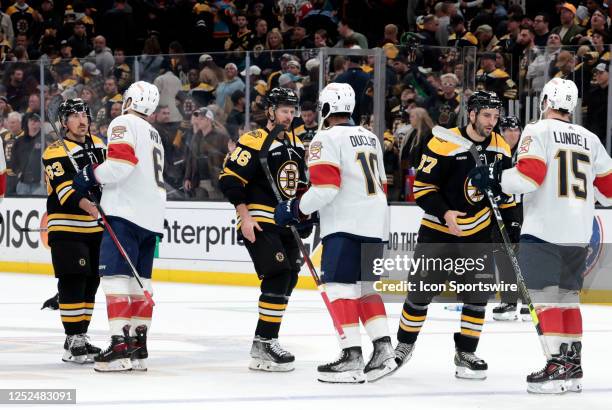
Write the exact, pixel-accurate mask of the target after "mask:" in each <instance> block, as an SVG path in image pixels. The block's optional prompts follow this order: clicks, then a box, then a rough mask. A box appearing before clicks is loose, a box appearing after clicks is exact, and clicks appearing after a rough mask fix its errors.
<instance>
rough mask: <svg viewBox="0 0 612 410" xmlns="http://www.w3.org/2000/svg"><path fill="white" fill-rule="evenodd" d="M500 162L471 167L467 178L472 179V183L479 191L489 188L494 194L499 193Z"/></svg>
mask: <svg viewBox="0 0 612 410" xmlns="http://www.w3.org/2000/svg"><path fill="white" fill-rule="evenodd" d="M502 171H503V168H502V162H501V161H495V162H493V163H492V164H489V165H481V166H479V167H476V168H474V169H472V170H471V171H470V172H469V173H468V178H470V179H471V180H472V185H473V186H475V187H476V188H478V189H479V190H480V191H481V192H485V191H486V190H487V189H490V190H491V191H492V192H493V195H494V196H499V195H500V194H501V192H502V191H501V185H500V184H501V175H502Z"/></svg>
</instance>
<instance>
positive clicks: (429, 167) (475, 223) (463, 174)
mask: <svg viewBox="0 0 612 410" xmlns="http://www.w3.org/2000/svg"><path fill="white" fill-rule="evenodd" d="M451 131H452V132H454V133H456V134H458V135H461V136H463V137H464V138H466V139H468V140H470V141H472V140H471V139H470V138H469V137H468V135H467V132H466V127H463V128H461V129H459V128H453V129H451ZM472 142H473V141H472ZM474 143H475V144H476V148H477V149H478V151H479V152H480V158H481V161H482V162H483V163H485V164H490V163H491V162H493V161H496V160H501V161H502V163H503V168H504V169H505V168H510V167H511V166H512V158H511V154H510V147H509V146H508V144H507V143H506V141H505V140H504V138H503V137H502V136H501V135H499V134H497V133H492V134H491V135H490V136H489V137H488V138H487V139H485V140H484V141H482V142H474ZM475 167H476V163H475V161H474V158H472V155H471V154H470V153H469V152H468V151H467V150H466V149H465V148H463V147H460V146H459V145H456V144H453V143H451V142H448V141H444V140H441V139H439V138H436V136H435V134H434V136H433V138H432V139H431V140H430V141H429V143H428V144H427V147H426V148H425V150H424V151H423V156H422V157H421V163H420V165H419V167H418V169H417V173H416V177H415V181H414V189H413V190H414V197H415V199H416V202H417V204H418V205H419V206H420V207H421V208H422V209H423V210H424V211H425V215H424V216H423V219H422V220H421V228H420V229H419V236H421V235H423V234H424V235H426V236H428V237H429V238H431V237H433V238H440V242H446V240H447V239H448V238H449V236H451V235H452V234H451V233H450V232H449V229H448V227H447V226H446V223H445V221H444V214H445V213H446V211H448V210H455V211H461V212H465V214H466V215H465V216H463V217H460V218H457V223H458V225H459V226H460V227H461V230H462V232H463V235H462V238H469V237H472V236H474V235H476V234H478V233H479V232H482V231H484V230H485V229H487V228H488V227H489V226H490V225H491V222H492V218H493V217H494V216H493V215H492V210H491V207H490V205H489V201H488V199H487V197H486V195H484V194H483V193H481V192H480V191H479V190H478V189H477V188H475V187H474V186H472V185H471V183H470V181H469V180H468V179H467V174H468V172H469V171H470V170H472V169H473V168H475ZM515 208H516V203H515V202H514V200H513V199H512V198H509V199H507V200H506V202H505V203H503V204H501V205H500V209H501V211H502V216H503V218H504V220H505V221H506V222H511V221H515V220H517V219H516V215H515V212H514V210H515ZM452 238H453V239H454V238H455V236H454V235H452Z"/></svg>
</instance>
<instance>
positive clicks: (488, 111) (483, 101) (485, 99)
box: [467, 91, 502, 138]
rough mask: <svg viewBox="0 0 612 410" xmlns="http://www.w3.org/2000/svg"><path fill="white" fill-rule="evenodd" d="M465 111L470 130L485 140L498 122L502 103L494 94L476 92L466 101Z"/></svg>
mask: <svg viewBox="0 0 612 410" xmlns="http://www.w3.org/2000/svg"><path fill="white" fill-rule="evenodd" d="M467 109H468V118H469V121H470V125H471V126H472V128H473V129H474V130H475V131H476V132H477V133H478V134H479V135H480V136H481V137H484V138H487V137H488V136H489V135H491V132H493V128H494V127H495V125H497V122H498V121H499V117H500V115H501V111H502V102H501V100H500V99H499V97H498V96H497V94H495V93H494V92H491V91H476V92H475V93H474V94H472V95H471V96H470V98H469V99H468V104H467Z"/></svg>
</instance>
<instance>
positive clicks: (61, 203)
mask: <svg viewBox="0 0 612 410" xmlns="http://www.w3.org/2000/svg"><path fill="white" fill-rule="evenodd" d="M74 192H75V191H74V189H71V190H70V191H68V192H66V193H65V194H64V195H63V196H62V197H61V198H60V200H59V202H60V205H64V203H65V202H66V201H67V200H68V198H70V196H71V195H72V194H74Z"/></svg>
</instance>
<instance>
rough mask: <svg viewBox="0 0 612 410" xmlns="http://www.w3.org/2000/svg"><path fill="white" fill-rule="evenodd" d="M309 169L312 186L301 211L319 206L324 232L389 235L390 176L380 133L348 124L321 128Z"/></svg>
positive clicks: (317, 135)
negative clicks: (388, 183)
mask: <svg viewBox="0 0 612 410" xmlns="http://www.w3.org/2000/svg"><path fill="white" fill-rule="evenodd" d="M308 170H309V173H310V182H311V184H312V186H311V187H310V189H309V190H308V191H307V192H306V193H305V194H304V196H303V197H302V199H301V201H300V210H301V211H302V212H303V213H304V214H311V213H313V212H315V211H319V216H320V218H321V236H322V237H325V236H327V235H330V234H333V233H336V232H343V233H349V234H353V235H358V236H364V237H369V238H379V239H384V240H386V239H388V234H389V231H388V229H389V227H388V218H389V215H388V207H387V195H386V193H385V189H386V184H387V178H386V176H385V169H384V164H383V151H382V148H381V144H380V141H379V139H378V137H376V135H374V134H373V133H371V132H370V131H368V130H367V129H365V128H363V127H358V126H348V125H337V126H334V127H332V128H330V129H327V130H322V131H319V132H317V134H316V135H315V137H314V138H313V140H312V142H311V143H310V146H309V149H308Z"/></svg>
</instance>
